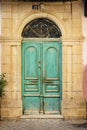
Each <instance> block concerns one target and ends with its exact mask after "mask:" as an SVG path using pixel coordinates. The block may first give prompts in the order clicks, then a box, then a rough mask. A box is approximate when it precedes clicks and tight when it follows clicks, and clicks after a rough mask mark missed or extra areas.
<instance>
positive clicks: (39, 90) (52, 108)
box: [22, 41, 62, 114]
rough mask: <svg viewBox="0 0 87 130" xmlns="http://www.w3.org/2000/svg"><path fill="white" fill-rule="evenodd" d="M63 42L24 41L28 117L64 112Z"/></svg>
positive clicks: (23, 66)
mask: <svg viewBox="0 0 87 130" xmlns="http://www.w3.org/2000/svg"><path fill="white" fill-rule="evenodd" d="M61 51H62V49H61V42H43V43H40V42H28V41H23V42H22V92H23V93H22V97H23V112H24V114H40V113H43V114H57V113H60V112H61V96H62V94H61V92H62V88H61V87H62V83H61V82H62V81H61V79H62V77H61V70H62V68H61V67H62V63H61V61H62V56H61V53H62V52H61Z"/></svg>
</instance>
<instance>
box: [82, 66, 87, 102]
mask: <svg viewBox="0 0 87 130" xmlns="http://www.w3.org/2000/svg"><path fill="white" fill-rule="evenodd" d="M83 95H84V99H85V101H86V102H87V65H85V66H84V67H83Z"/></svg>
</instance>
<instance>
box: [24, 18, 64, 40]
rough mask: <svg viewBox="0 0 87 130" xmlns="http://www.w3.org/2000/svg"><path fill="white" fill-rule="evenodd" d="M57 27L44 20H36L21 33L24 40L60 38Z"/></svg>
mask: <svg viewBox="0 0 87 130" xmlns="http://www.w3.org/2000/svg"><path fill="white" fill-rule="evenodd" d="M61 36H62V34H61V30H60V29H59V27H58V26H57V25H56V24H55V23H54V22H52V21H51V20H48V19H46V18H38V19H35V20H33V21H31V22H30V23H28V24H27V25H26V26H25V27H24V29H23V32H22V37H24V38H32V37H36V38H59V37H61Z"/></svg>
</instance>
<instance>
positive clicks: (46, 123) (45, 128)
mask: <svg viewBox="0 0 87 130" xmlns="http://www.w3.org/2000/svg"><path fill="white" fill-rule="evenodd" d="M0 130H87V120H68V121H66V120H59V119H17V120H2V121H0Z"/></svg>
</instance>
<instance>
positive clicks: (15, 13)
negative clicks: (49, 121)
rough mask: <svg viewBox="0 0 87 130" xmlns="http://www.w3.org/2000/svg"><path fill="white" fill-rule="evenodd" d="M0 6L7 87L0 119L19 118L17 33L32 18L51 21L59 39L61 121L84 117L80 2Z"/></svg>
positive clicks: (19, 77) (18, 36)
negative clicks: (60, 53)
mask: <svg viewBox="0 0 87 130" xmlns="http://www.w3.org/2000/svg"><path fill="white" fill-rule="evenodd" d="M1 7H2V40H1V41H2V59H3V60H2V72H5V73H6V76H7V80H8V86H7V87H6V93H5V96H4V97H3V102H2V117H3V118H6V117H9V118H14V117H18V116H21V115H22V98H21V93H22V88H21V58H22V57H21V41H22V37H21V32H22V30H23V28H24V26H25V25H26V24H27V23H28V22H29V21H31V20H32V19H35V18H41V17H44V18H48V19H50V20H53V21H54V22H55V23H56V24H57V25H58V26H59V27H60V29H61V31H62V33H63V36H62V42H63V43H62V47H63V49H62V55H63V56H62V66H63V67H62V68H63V70H62V91H63V92H62V115H63V116H64V117H65V118H68V119H69V118H71V119H73V118H76V119H80V118H85V117H86V108H85V102H84V99H83V92H82V75H83V69H82V68H83V62H82V47H83V37H82V2H81V1H75V2H73V3H72V10H71V4H70V2H66V3H64V2H58V3H44V4H43V6H42V8H41V9H39V10H32V3H31V2H30V3H26V2H7V1H6V2H3V1H2V3H1Z"/></svg>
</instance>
